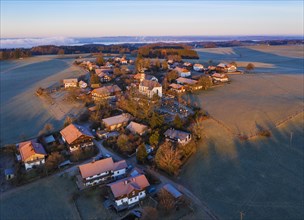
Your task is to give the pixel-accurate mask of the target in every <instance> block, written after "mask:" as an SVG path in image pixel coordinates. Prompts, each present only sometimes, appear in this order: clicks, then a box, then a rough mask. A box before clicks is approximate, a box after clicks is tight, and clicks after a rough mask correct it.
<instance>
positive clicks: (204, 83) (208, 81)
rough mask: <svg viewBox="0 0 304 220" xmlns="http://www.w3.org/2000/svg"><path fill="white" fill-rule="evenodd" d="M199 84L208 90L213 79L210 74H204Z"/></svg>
mask: <svg viewBox="0 0 304 220" xmlns="http://www.w3.org/2000/svg"><path fill="white" fill-rule="evenodd" d="M198 84H199V85H201V86H202V87H203V90H207V89H209V88H210V87H211V86H212V79H211V78H210V77H208V76H202V77H200V78H199V80H198Z"/></svg>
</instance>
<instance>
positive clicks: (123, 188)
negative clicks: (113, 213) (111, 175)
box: [108, 174, 150, 198]
mask: <svg viewBox="0 0 304 220" xmlns="http://www.w3.org/2000/svg"><path fill="white" fill-rule="evenodd" d="M108 186H109V187H110V188H111V191H112V193H113V195H114V197H115V198H118V197H121V196H124V195H128V194H130V193H131V192H133V191H134V190H137V191H141V190H144V189H145V188H146V187H148V186H150V184H149V182H148V180H147V178H146V176H145V175H143V174H142V175H139V176H135V177H128V178H125V179H122V180H119V181H117V182H114V183H111V184H108Z"/></svg>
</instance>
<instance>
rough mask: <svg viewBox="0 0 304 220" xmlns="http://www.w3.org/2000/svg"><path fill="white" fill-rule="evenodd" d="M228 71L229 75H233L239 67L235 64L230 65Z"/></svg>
mask: <svg viewBox="0 0 304 220" xmlns="http://www.w3.org/2000/svg"><path fill="white" fill-rule="evenodd" d="M227 69H228V73H233V72H236V71H237V67H236V66H235V65H233V64H228V65H227Z"/></svg>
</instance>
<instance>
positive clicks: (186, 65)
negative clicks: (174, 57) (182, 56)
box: [183, 62, 192, 67]
mask: <svg viewBox="0 0 304 220" xmlns="http://www.w3.org/2000/svg"><path fill="white" fill-rule="evenodd" d="M183 66H184V67H191V66H192V63H190V62H185V63H184V64H183Z"/></svg>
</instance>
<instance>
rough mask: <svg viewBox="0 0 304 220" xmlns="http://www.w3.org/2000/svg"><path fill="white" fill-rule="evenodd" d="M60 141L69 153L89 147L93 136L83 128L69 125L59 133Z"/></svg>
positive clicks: (91, 144)
mask: <svg viewBox="0 0 304 220" xmlns="http://www.w3.org/2000/svg"><path fill="white" fill-rule="evenodd" d="M60 134H61V137H62V140H63V141H64V142H65V143H66V144H67V145H68V147H69V149H70V151H71V152H73V151H76V150H79V149H80V148H84V147H91V146H93V145H94V143H93V138H94V137H93V135H92V134H91V133H90V131H88V130H87V129H86V128H85V127H83V126H80V125H76V124H70V125H68V126H67V127H65V128H64V129H62V130H61V131H60Z"/></svg>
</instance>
